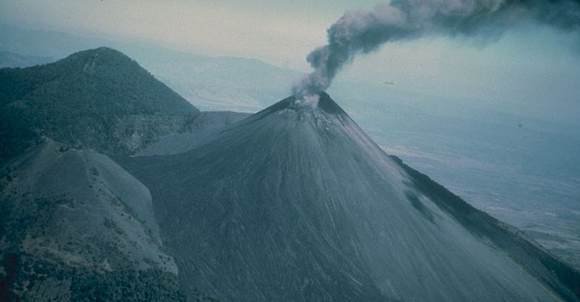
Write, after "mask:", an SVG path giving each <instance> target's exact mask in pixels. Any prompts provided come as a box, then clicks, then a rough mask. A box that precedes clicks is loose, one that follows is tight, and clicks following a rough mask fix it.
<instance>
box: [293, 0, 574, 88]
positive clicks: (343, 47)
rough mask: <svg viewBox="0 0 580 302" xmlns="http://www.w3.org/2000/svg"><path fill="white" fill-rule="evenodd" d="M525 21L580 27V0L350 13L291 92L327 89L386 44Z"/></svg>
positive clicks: (399, 6)
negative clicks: (355, 63)
mask: <svg viewBox="0 0 580 302" xmlns="http://www.w3.org/2000/svg"><path fill="white" fill-rule="evenodd" d="M525 22H528V23H530V22H535V23H539V24H543V25H548V26H552V27H554V28H557V29H561V30H564V31H578V29H580V0H393V1H391V2H390V3H385V4H382V5H378V6H376V7H375V8H374V9H372V10H370V11H363V10H361V11H351V12H347V13H346V14H344V15H343V16H342V17H341V18H340V19H338V21H337V22H336V23H334V24H333V25H332V26H331V27H330V28H329V29H328V44H326V45H325V46H322V47H320V48H317V49H315V50H314V51H312V52H311V53H310V54H309V55H308V57H307V58H306V60H307V61H308V62H309V63H310V65H311V66H312V68H313V69H314V71H313V72H312V73H310V74H308V75H307V76H306V77H305V78H303V79H302V80H301V81H300V82H299V83H298V84H297V85H295V86H294V87H293V91H292V92H293V94H294V95H296V96H298V97H301V96H305V95H310V94H316V93H318V92H321V91H324V90H326V89H327V88H328V87H329V86H330V84H331V83H332V80H333V79H334V77H335V76H336V74H337V73H338V72H339V71H340V70H341V68H342V67H343V66H344V65H345V64H346V63H349V62H351V61H352V60H353V59H354V57H355V56H356V55H358V54H361V53H362V54H366V53H369V52H372V51H374V50H376V49H378V48H379V47H380V46H381V45H382V44H384V43H387V42H395V41H401V40H409V39H417V38H420V37H422V36H425V35H434V34H439V35H447V36H455V35H462V36H481V35H489V34H494V35H499V34H501V33H502V32H504V31H505V30H508V29H510V28H511V27H513V26H515V25H517V24H521V23H525Z"/></svg>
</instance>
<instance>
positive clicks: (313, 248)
mask: <svg viewBox="0 0 580 302" xmlns="http://www.w3.org/2000/svg"><path fill="white" fill-rule="evenodd" d="M125 164H126V167H127V168H128V169H129V170H130V171H131V172H132V173H133V174H134V175H136V176H137V177H138V178H139V179H141V180H142V181H143V182H144V183H145V184H146V185H147V186H148V187H149V189H150V190H151V192H152V195H153V204H154V208H155V212H156V216H157V219H158V222H159V224H160V228H161V233H162V236H163V237H164V241H165V243H166V245H167V248H168V251H169V253H170V254H171V255H172V256H173V257H174V258H175V260H176V263H177V266H178V267H179V270H180V274H179V277H180V281H181V284H182V286H183V287H184V288H185V290H186V293H187V294H191V293H192V292H194V289H193V288H189V286H193V285H195V288H199V289H200V290H201V291H202V292H205V293H208V294H211V295H212V296H215V297H217V298H219V299H220V300H222V301H401V300H402V301H560V300H564V301H578V300H580V299H579V297H580V288H579V284H580V277H579V276H580V275H579V274H578V272H576V271H574V270H573V269H571V268H569V267H568V266H566V265H565V264H564V263H562V262H560V261H559V260H557V259H555V258H554V257H552V256H551V255H549V254H548V253H546V252H544V251H543V250H541V249H540V248H539V247H537V246H536V245H534V244H532V243H530V242H529V241H527V240H526V239H524V238H522V237H521V236H520V235H518V234H517V233H518V232H517V231H516V230H514V229H512V228H510V227H509V226H507V225H504V224H502V223H500V222H499V221H497V220H495V219H493V218H492V217H490V216H488V215H486V214H484V213H482V212H480V211H478V210H476V209H474V208H472V207H471V206H469V205H468V204H467V203H465V202H464V201H463V200H461V199H460V198H458V197H457V196H455V195H453V194H452V193H450V192H448V191H447V190H445V188H443V187H441V186H439V185H438V184H436V183H435V182H433V181H431V180H430V179H429V178H428V177H426V176H424V175H422V174H420V173H419V172H417V171H415V170H413V169H411V168H410V167H408V166H406V165H404V164H403V163H402V162H401V161H399V160H397V159H396V158H391V157H389V156H388V155H386V154H385V153H384V152H383V151H382V150H381V149H380V148H379V147H378V146H377V145H376V144H375V143H374V142H373V141H372V140H370V139H369V138H368V136H367V135H366V134H365V133H363V131H362V130H361V129H360V128H359V127H358V126H357V125H356V124H355V123H354V122H353V121H352V120H351V119H350V118H349V117H348V115H347V114H346V113H345V112H344V111H342V109H341V108H340V107H339V106H338V105H337V104H336V103H334V101H332V100H331V99H330V97H329V96H328V95H326V94H321V95H320V98H319V100H318V102H316V101H312V100H311V101H298V100H296V99H295V98H293V97H290V98H287V99H285V100H283V101H281V102H279V103H277V104H275V105H273V106H271V107H270V108H268V109H266V110H264V111H262V112H260V113H257V114H255V115H253V116H251V117H249V118H247V119H245V120H243V121H241V122H239V123H238V124H237V125H236V126H234V127H231V128H229V129H228V130H226V131H224V132H223V133H222V134H221V135H220V136H219V137H218V138H216V139H215V140H213V141H211V142H210V143H208V144H206V145H203V146H201V147H198V148H196V149H194V150H192V151H190V152H187V153H184V154H179V155H174V156H165V157H144V158H133V159H127V160H126V162H125Z"/></svg>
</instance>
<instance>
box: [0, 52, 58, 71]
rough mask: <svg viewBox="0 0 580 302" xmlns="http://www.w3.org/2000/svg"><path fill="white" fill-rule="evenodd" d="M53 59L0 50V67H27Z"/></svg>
mask: <svg viewBox="0 0 580 302" xmlns="http://www.w3.org/2000/svg"><path fill="white" fill-rule="evenodd" d="M51 61H53V60H52V59H51V58H49V57H36V56H25V55H20V54H17V53H13V52H9V51H4V50H0V68H5V67H12V68H14V67H29V66H33V65H39V64H46V63H48V62H51Z"/></svg>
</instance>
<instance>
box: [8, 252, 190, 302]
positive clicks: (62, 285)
mask: <svg viewBox="0 0 580 302" xmlns="http://www.w3.org/2000/svg"><path fill="white" fill-rule="evenodd" d="M1 260H2V264H3V268H4V270H5V271H6V274H5V275H4V276H0V300H1V301H19V300H27V301H53V300H51V299H54V301H87V302H89V301H185V296H184V295H183V294H181V291H180V289H179V287H178V284H177V279H176V277H175V275H172V274H170V273H165V272H160V271H157V270H145V271H132V270H127V271H112V272H97V271H94V270H90V269H88V268H82V267H67V266H64V265H59V264H55V263H52V262H49V261H45V260H42V259H38V258H34V257H31V256H29V255H26V254H24V253H22V252H20V253H9V254H5V255H4V257H3V259H1Z"/></svg>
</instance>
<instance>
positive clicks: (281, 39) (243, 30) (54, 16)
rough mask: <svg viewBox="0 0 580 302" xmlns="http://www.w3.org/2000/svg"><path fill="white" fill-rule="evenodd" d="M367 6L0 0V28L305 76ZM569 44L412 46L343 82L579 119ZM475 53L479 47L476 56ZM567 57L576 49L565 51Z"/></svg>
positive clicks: (577, 66) (537, 32)
mask: <svg viewBox="0 0 580 302" xmlns="http://www.w3.org/2000/svg"><path fill="white" fill-rule="evenodd" d="M380 2H382V1H376V0H356V1H355V0H351V1H347V0H318V1H313V0H310V1H308V0H294V1H291V0H287V1H274V0H269V1H267V0H243V1H242V0H163V1H160V0H98V1H97V0H0V20H1V21H0V22H3V23H8V24H18V25H23V26H27V27H32V28H41V29H52V30H58V31H63V32H69V33H77V34H84V35H86V34H93V35H98V36H105V37H110V38H115V39H118V38H123V39H127V38H130V39H141V40H145V41H152V42H156V43H157V44H161V45H163V46H165V47H169V48H174V49H179V50H186V51H191V52H194V53H202V54H212V55H233V56H242V57H253V58H258V59H261V60H264V61H267V62H269V63H273V64H276V65H279V66H283V67H290V68H293V69H299V70H304V71H307V70H308V68H307V65H306V63H305V61H304V57H305V55H306V54H307V53H308V52H310V51H311V50H312V49H313V48H314V47H317V46H319V45H322V44H324V40H325V32H326V28H327V27H328V26H329V25H330V24H331V23H333V22H334V21H335V20H336V19H337V18H338V17H340V16H341V15H342V14H343V12H344V11H345V10H347V9H357V8H368V7H371V6H373V5H374V4H376V3H380ZM579 41H580V40H579V39H578V38H577V37H576V38H575V39H574V37H573V35H570V34H568V35H564V34H559V33H554V32H551V31H549V30H546V29H541V28H537V27H529V28H520V29H517V30H516V31H514V32H512V33H508V34H507V35H505V36H504V37H503V38H502V39H501V40H500V41H498V42H494V43H487V44H484V43H482V41H475V42H474V41H457V40H455V41H450V40H446V39H430V40H419V41H415V42H410V43H404V44H392V45H386V46H385V47H383V48H382V50H381V51H379V52H377V53H376V54H372V55H370V56H368V57H365V58H361V59H358V60H357V62H355V64H353V66H350V67H348V68H347V71H346V72H345V73H344V74H343V75H342V77H343V78H345V77H346V78H350V79H355V80H363V81H368V80H375V81H393V82H395V83H396V85H398V86H399V87H400V88H403V89H407V90H411V91H416V92H422V93H432V94H433V95H439V96H450V97H457V98H469V99H473V100H482V101H486V102H495V101H497V102H501V103H502V104H505V106H508V107H509V106H512V107H514V110H519V109H518V106H522V104H526V106H525V107H522V108H521V110H523V111H525V110H527V111H530V112H532V113H533V112H536V113H537V114H550V113H549V112H548V111H549V110H553V111H555V112H566V113H568V114H572V115H573V114H580V88H579V87H580V80H579V79H580V59H579V58H580V47H579V46H578V45H580V43H579ZM483 45H486V46H485V47H483ZM574 48H575V49H574Z"/></svg>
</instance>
